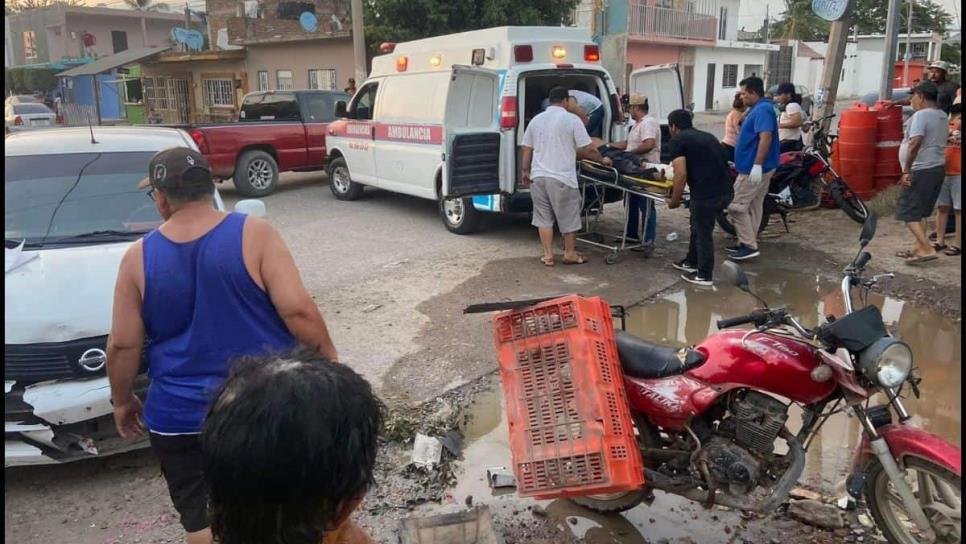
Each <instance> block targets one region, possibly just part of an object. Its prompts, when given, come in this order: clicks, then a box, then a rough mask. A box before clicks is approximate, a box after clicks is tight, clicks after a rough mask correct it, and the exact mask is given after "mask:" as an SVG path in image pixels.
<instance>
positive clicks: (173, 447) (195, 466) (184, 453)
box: [148, 433, 211, 533]
mask: <svg viewBox="0 0 966 544" xmlns="http://www.w3.org/2000/svg"><path fill="white" fill-rule="evenodd" d="M148 434H149V436H150V438H151V449H153V450H154V453H155V454H157V456H158V460H160V461H161V473H162V474H163V475H164V479H165V481H166V482H167V483H168V492H169V493H170V494H171V502H173V503H174V509H175V510H177V511H178V514H179V515H180V516H181V526H182V527H184V530H185V531H187V532H189V533H194V532H197V531H200V530H202V529H205V528H207V527H208V526H209V525H211V521H210V518H209V517H208V489H207V487H206V486H205V480H204V460H203V459H202V455H201V435H200V434H178V435H170V436H169V435H163V434H155V433H148Z"/></svg>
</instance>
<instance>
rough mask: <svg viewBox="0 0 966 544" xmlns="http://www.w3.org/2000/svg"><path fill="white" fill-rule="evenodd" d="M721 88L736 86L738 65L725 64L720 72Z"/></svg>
mask: <svg viewBox="0 0 966 544" xmlns="http://www.w3.org/2000/svg"><path fill="white" fill-rule="evenodd" d="M721 86H722V87H724V88H728V87H737V86H738V65H737V64H725V65H724V66H723V67H722V70H721Z"/></svg>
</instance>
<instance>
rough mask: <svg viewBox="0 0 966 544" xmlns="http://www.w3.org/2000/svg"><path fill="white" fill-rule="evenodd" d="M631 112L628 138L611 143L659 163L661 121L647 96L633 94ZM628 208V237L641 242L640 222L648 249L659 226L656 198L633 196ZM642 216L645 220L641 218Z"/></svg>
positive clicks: (629, 109)
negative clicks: (655, 116) (655, 115)
mask: <svg viewBox="0 0 966 544" xmlns="http://www.w3.org/2000/svg"><path fill="white" fill-rule="evenodd" d="M628 111H629V113H630V114H631V119H633V120H634V126H633V127H631V130H630V132H629V133H628V134H627V140H626V141H623V142H615V143H613V144H611V147H614V148H617V149H622V150H624V151H627V152H628V153H633V154H635V155H640V157H641V158H642V159H643V160H644V161H645V162H649V163H653V164H658V163H660V162H661V123H660V121H658V120H657V119H655V118H654V116H652V115H650V106H649V105H648V103H647V97H646V96H644V95H640V94H635V95H632V96H631V97H630V100H629V101H628ZM627 208H628V210H627V227H626V230H625V235H626V238H627V240H628V241H632V242H638V241H640V240H641V224H644V225H645V232H644V244H642V246H641V247H642V248H646V247H647V244H653V242H654V237H655V234H656V229H657V215H656V209H655V208H654V201H653V200H650V199H645V198H643V197H640V196H637V195H630V198H629V199H628V201H627ZM642 215H643V218H642ZM642 219H644V220H643V221H642ZM635 249H636V248H635Z"/></svg>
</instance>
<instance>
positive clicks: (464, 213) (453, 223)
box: [439, 198, 483, 234]
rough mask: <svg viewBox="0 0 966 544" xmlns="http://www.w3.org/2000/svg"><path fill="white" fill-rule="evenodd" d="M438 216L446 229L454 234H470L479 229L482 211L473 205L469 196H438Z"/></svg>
mask: <svg viewBox="0 0 966 544" xmlns="http://www.w3.org/2000/svg"><path fill="white" fill-rule="evenodd" d="M439 217H440V219H442V220H443V225H445V226H446V230H448V231H450V232H452V233H455V234H472V233H474V232H476V231H477V230H479V228H480V221H482V220H483V212H481V211H479V210H477V209H476V208H474V207H473V199H471V198H440V199H439Z"/></svg>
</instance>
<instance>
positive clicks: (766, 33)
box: [761, 4, 771, 43]
mask: <svg viewBox="0 0 966 544" xmlns="http://www.w3.org/2000/svg"><path fill="white" fill-rule="evenodd" d="M770 19H771V16H770V15H769V13H768V4H765V35H764V36H763V37H762V40H761V41H762V43H768V38H769V36H770V35H771V33H770V32H769V30H770V29H769V28H768V21H769V20H770Z"/></svg>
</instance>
